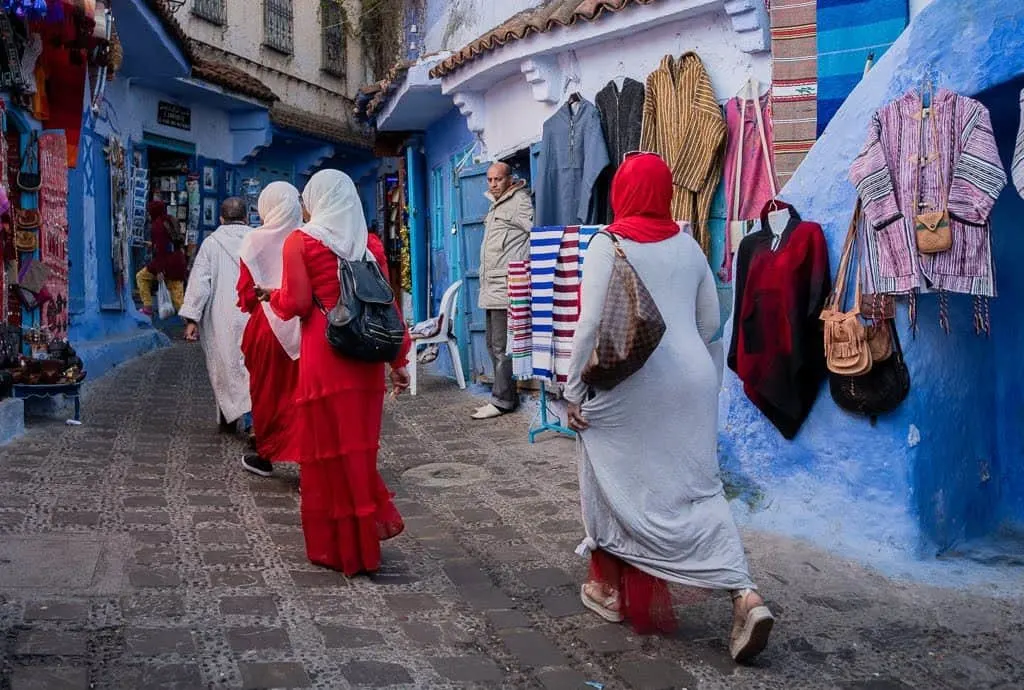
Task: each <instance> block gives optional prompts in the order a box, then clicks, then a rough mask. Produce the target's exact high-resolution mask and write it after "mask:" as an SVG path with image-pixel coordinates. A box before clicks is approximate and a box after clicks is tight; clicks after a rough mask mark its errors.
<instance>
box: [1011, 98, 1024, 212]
mask: <svg viewBox="0 0 1024 690" xmlns="http://www.w3.org/2000/svg"><path fill="white" fill-rule="evenodd" d="M1012 171H1013V185H1014V186H1015V187H1016V188H1017V192H1018V193H1019V194H1020V195H1021V196H1024V91H1021V92H1020V128H1019V129H1018V130H1017V145H1016V147H1015V148H1014V150H1013V168H1012Z"/></svg>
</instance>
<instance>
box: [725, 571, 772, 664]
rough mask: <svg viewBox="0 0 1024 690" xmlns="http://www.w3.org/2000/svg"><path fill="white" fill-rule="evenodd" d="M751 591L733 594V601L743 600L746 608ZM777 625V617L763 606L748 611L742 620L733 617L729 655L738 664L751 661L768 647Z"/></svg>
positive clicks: (745, 590)
mask: <svg viewBox="0 0 1024 690" xmlns="http://www.w3.org/2000/svg"><path fill="white" fill-rule="evenodd" d="M753 593H754V591H753V590H751V589H743V590H739V591H736V592H733V594H732V599H733V601H736V600H741V601H742V602H743V604H744V606H746V600H747V597H749V596H750V595H751V594H753ZM774 625H775V616H773V615H772V612H771V611H770V610H769V609H768V607H767V606H765V605H764V604H761V605H759V606H753V607H750V608H748V609H747V610H746V613H744V614H743V617H742V618H737V617H735V615H734V617H733V624H732V634H731V635H730V636H729V653H730V654H731V655H732V658H733V660H734V661H736V662H737V663H744V662H746V661H750V660H751V659H753V658H754V657H755V656H757V655H758V654H760V653H761V652H763V651H764V648H765V647H767V646H768V636H769V635H771V632H772V627H773V626H774Z"/></svg>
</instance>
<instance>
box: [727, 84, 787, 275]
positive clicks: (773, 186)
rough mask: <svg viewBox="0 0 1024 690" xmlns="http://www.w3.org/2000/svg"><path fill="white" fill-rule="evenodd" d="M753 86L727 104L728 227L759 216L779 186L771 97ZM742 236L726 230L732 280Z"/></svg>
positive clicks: (729, 270) (729, 272) (728, 266)
mask: <svg viewBox="0 0 1024 690" xmlns="http://www.w3.org/2000/svg"><path fill="white" fill-rule="evenodd" d="M747 84H748V87H750V90H749V91H748V92H747V93H744V94H741V95H740V96H737V97H736V98H732V99H730V100H729V102H728V103H726V104H725V120H726V123H727V125H728V128H729V137H728V140H727V142H728V145H727V147H726V153H725V198H726V200H727V201H728V202H729V211H728V215H727V220H728V227H729V228H730V229H731V228H732V227H733V226H732V223H734V222H737V221H752V220H756V219H757V218H758V216H759V214H760V213H761V209H762V208H764V205H765V204H766V203H768V202H769V201H771V200H772V199H774V198H775V196H776V195H777V193H778V186H777V182H776V180H775V171H774V166H773V164H772V155H771V149H770V148H769V147H770V146H771V141H772V120H771V116H772V114H771V107H770V97H769V95H768V94H765V95H764V96H760V97H759V96H758V95H757V89H756V86H754V84H755V82H748V83H747ZM741 239H742V238H737V237H734V236H733V234H732V232H731V231H730V232H727V233H726V237H725V257H724V259H723V261H722V272H721V275H722V276H723V278H724V280H726V281H731V280H732V256H733V254H734V253H735V252H736V248H737V247H738V246H739V242H740V240H741Z"/></svg>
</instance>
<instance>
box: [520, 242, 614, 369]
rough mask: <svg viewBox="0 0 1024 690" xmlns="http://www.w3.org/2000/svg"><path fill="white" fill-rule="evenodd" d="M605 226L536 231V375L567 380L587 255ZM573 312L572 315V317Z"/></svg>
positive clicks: (533, 275) (532, 254) (533, 295)
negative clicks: (568, 354) (593, 239)
mask: <svg viewBox="0 0 1024 690" xmlns="http://www.w3.org/2000/svg"><path fill="white" fill-rule="evenodd" d="M600 227H601V226H597V225H584V226H582V227H581V226H568V227H567V226H564V225H562V226H548V227H537V228H534V229H533V231H532V232H531V233H530V321H531V323H530V328H531V335H532V347H531V352H532V365H533V377H534V378H537V379H543V380H545V381H549V382H550V381H561V382H562V383H564V382H565V380H566V377H567V375H568V369H567V367H568V359H567V358H565V357H564V356H563V357H561V358H559V357H557V356H556V354H557V352H556V343H557V347H558V349H559V350H560V351H561V352H562V353H563V355H564V353H565V351H566V345H565V343H568V349H569V350H571V348H572V338H573V336H574V335H575V333H576V320H577V318H576V317H578V316H579V286H580V278H581V271H582V268H583V257H584V255H585V253H586V248H587V247H588V246H589V245H590V240H591V238H593V236H594V235H595V234H597V232H598V230H599V229H600ZM570 317H572V318H570Z"/></svg>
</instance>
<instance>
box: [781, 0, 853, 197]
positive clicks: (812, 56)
mask: <svg viewBox="0 0 1024 690" xmlns="http://www.w3.org/2000/svg"><path fill="white" fill-rule="evenodd" d="M815 10H816V7H815V3H814V2H812V1H809V0H772V3H771V36H772V91H771V93H772V126H773V128H774V144H773V147H774V152H775V172H776V175H777V176H778V178H779V184H780V185H785V184H786V183H787V182H788V181H789V178H790V177H792V176H793V173H794V172H795V171H796V169H797V167H798V166H799V165H800V163H801V162H803V159H804V156H806V155H807V152H808V151H810V150H811V147H812V146H814V140H815V135H816V134H817V124H818V119H817V113H818V107H817V97H818V44H817V17H816V12H815ZM861 67H862V68H863V61H862V62H861Z"/></svg>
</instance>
